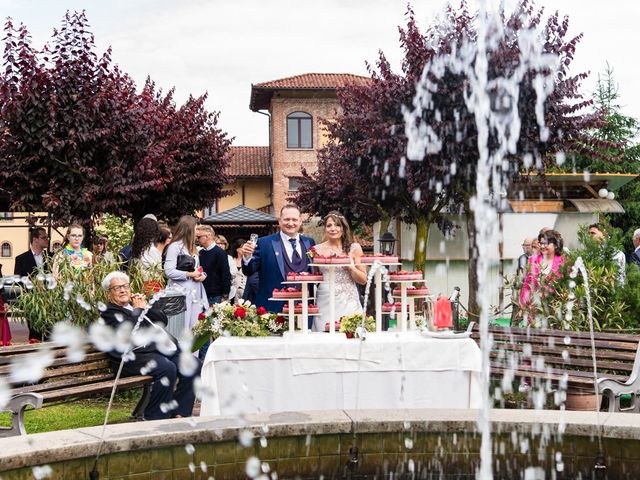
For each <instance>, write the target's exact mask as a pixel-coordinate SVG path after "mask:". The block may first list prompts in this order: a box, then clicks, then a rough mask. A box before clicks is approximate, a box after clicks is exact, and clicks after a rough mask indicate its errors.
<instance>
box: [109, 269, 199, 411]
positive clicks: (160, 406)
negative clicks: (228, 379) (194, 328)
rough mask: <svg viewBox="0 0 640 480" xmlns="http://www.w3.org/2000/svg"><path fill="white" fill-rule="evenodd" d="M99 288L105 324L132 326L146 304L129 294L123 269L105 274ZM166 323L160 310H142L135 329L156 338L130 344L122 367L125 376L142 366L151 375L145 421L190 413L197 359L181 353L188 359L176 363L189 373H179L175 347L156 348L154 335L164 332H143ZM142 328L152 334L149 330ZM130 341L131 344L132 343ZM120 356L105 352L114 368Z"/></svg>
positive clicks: (127, 279) (165, 343)
mask: <svg viewBox="0 0 640 480" xmlns="http://www.w3.org/2000/svg"><path fill="white" fill-rule="evenodd" d="M102 288H104V289H105V291H106V292H107V298H108V301H109V305H108V307H107V309H106V310H105V311H104V312H102V318H103V319H104V321H105V323H106V324H107V325H110V326H112V327H113V328H122V327H123V326H124V325H125V324H126V323H129V325H127V326H126V328H129V329H133V327H134V326H135V325H136V324H137V322H138V320H139V318H140V315H142V314H143V312H144V308H145V307H146V306H147V303H146V300H145V298H144V295H142V294H133V295H132V294H131V287H130V285H129V277H128V276H127V274H125V273H123V272H111V273H110V274H108V275H107V276H106V277H105V278H104V280H103V281H102ZM166 323H167V317H166V315H165V314H164V313H163V312H161V311H159V310H155V309H153V308H152V309H150V310H148V311H147V312H146V314H145V316H144V318H143V320H142V321H141V322H140V326H139V331H141V332H143V333H142V335H141V338H143V339H144V338H149V339H151V338H155V339H156V341H155V342H154V341H151V342H150V343H149V344H146V345H140V346H136V347H134V348H133V354H134V356H135V358H133V359H131V358H129V357H128V356H127V358H126V359H125V362H124V365H123V368H122V373H123V374H124V375H125V376H126V375H140V373H141V372H140V371H141V369H142V370H143V373H144V374H145V375H151V376H152V377H153V379H154V381H153V383H152V385H151V398H150V400H149V404H148V405H147V407H146V408H145V410H144V418H145V420H158V419H163V418H171V417H188V416H191V411H192V410H193V403H194V401H195V394H194V392H193V380H194V378H195V377H196V376H197V375H199V374H200V367H201V364H200V362H199V361H198V359H197V358H195V357H193V356H192V355H191V354H190V353H183V354H182V355H186V359H187V360H188V362H184V360H185V358H183V359H182V360H183V361H182V362H180V363H182V365H183V370H184V369H185V368H184V365H185V364H189V365H190V366H191V368H189V372H181V371H180V368H179V364H180V363H179V358H180V355H181V353H180V351H179V349H178V347H177V346H176V345H175V344H171V342H162V343H161V345H160V346H161V348H158V346H159V345H158V342H159V340H158V338H164V339H165V340H168V338H167V336H165V335H168V334H165V333H164V332H160V333H161V334H162V336H161V337H158V336H155V337H154V336H153V335H148V336H145V334H144V332H145V329H156V330H157V329H161V328H162V327H160V326H159V325H160V324H162V325H166ZM146 331H147V332H148V333H154V331H153V330H146ZM167 343H168V345H167ZM176 343H177V342H176ZM133 344H134V345H135V342H134V343H133ZM122 355H123V352H119V351H115V350H114V351H111V352H109V356H110V357H111V358H112V361H113V367H115V369H116V370H117V368H118V366H119V364H120V361H121V359H122ZM186 373H188V375H187V374H186ZM176 382H177V386H176Z"/></svg>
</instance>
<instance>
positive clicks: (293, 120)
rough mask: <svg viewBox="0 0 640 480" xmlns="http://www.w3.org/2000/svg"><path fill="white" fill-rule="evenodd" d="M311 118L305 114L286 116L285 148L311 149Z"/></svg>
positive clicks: (294, 113) (297, 113)
mask: <svg viewBox="0 0 640 480" xmlns="http://www.w3.org/2000/svg"><path fill="white" fill-rule="evenodd" d="M312 120H313V117H312V116H311V115H309V114H308V113H305V112H293V113H290V114H289V115H288V116H287V148H313V126H312Z"/></svg>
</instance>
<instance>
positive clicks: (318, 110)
mask: <svg viewBox="0 0 640 480" xmlns="http://www.w3.org/2000/svg"><path fill="white" fill-rule="evenodd" d="M307 95H310V94H307ZM312 95H313V96H312V97H309V96H302V95H301V94H297V95H295V94H293V93H290V94H274V96H273V98H272V100H271V128H272V132H271V142H272V143H271V145H272V163H273V165H272V167H273V205H274V211H275V214H276V215H278V214H279V213H280V208H281V207H282V206H283V205H284V204H285V203H286V197H287V194H288V193H289V178H290V177H300V176H301V175H302V174H301V169H302V168H303V167H304V168H306V169H307V171H308V172H315V171H316V168H317V156H316V150H317V149H319V148H320V147H321V146H322V144H323V143H324V138H323V137H324V134H323V128H322V126H321V125H320V121H321V119H332V118H334V117H335V112H336V109H337V108H338V101H337V99H336V97H335V95H331V94H318V93H317V92H314V93H313V94H312ZM298 111H300V112H306V113H308V114H310V115H311V116H312V117H313V123H312V125H313V148H311V149H288V148H287V115H289V114H290V113H293V112H298Z"/></svg>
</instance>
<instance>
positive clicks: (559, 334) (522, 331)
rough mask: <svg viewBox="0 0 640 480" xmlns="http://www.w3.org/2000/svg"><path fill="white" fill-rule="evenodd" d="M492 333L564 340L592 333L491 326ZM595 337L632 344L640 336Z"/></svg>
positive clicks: (612, 335)
mask: <svg viewBox="0 0 640 480" xmlns="http://www.w3.org/2000/svg"><path fill="white" fill-rule="evenodd" d="M477 331H478V329H477V326H476V327H475V328H474V332H477ZM489 331H490V332H497V333H512V334H515V335H532V336H541V337H556V338H564V337H566V336H570V337H571V338H577V339H590V338H591V334H590V332H576V331H573V330H555V329H550V328H549V329H542V328H522V327H498V326H493V325H492V326H490V327H489ZM594 335H595V336H596V337H597V338H599V339H601V340H614V341H616V342H631V343H634V342H635V343H636V344H637V343H638V341H639V340H640V335H634V334H630V333H626V334H625V333H613V332H594Z"/></svg>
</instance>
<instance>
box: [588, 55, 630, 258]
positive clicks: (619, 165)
mask: <svg viewBox="0 0 640 480" xmlns="http://www.w3.org/2000/svg"><path fill="white" fill-rule="evenodd" d="M594 96H595V102H596V105H597V106H598V107H599V108H600V109H601V110H602V111H603V113H604V125H603V126H602V127H601V128H599V129H598V130H597V131H596V132H595V136H596V137H597V138H599V139H600V140H603V141H605V142H607V143H608V144H610V145H612V147H610V153H612V154H613V155H609V156H613V157H615V158H617V159H618V161H616V162H611V161H609V162H607V161H604V160H600V159H597V160H594V161H592V162H591V163H590V164H589V165H588V166H586V168H587V169H588V170H589V171H591V172H601V171H603V172H612V173H640V144H639V143H638V142H637V139H638V132H639V131H640V124H639V123H638V120H637V119H635V118H633V117H630V116H627V115H624V114H623V113H622V106H621V105H620V103H619V102H620V93H619V88H618V85H617V84H616V83H615V81H614V77H613V69H612V68H611V67H610V66H609V65H608V64H607V68H606V70H605V73H604V75H603V76H601V77H599V78H598V86H597V89H596V92H595V95H594ZM605 153H609V152H605ZM603 157H606V156H603ZM618 201H619V202H620V204H621V205H622V207H623V208H624V210H625V213H624V214H610V215H608V220H609V222H610V223H611V225H612V226H614V227H617V228H619V229H620V230H622V242H623V245H624V248H625V251H631V250H633V246H632V243H631V237H632V236H633V231H634V230H635V229H636V228H640V181H638V178H636V179H634V180H633V181H632V182H630V183H628V184H627V185H625V186H623V187H622V188H621V189H620V190H619V191H618Z"/></svg>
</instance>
